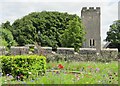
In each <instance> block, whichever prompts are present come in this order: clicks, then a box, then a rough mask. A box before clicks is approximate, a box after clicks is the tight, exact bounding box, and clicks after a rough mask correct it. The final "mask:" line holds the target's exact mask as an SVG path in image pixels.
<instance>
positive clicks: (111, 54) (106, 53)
mask: <svg viewBox="0 0 120 86" xmlns="http://www.w3.org/2000/svg"><path fill="white" fill-rule="evenodd" d="M5 52H6V51H5V47H0V55H5ZM29 52H30V49H29V47H27V46H19V47H15V46H12V47H11V49H10V55H23V54H30V53H29ZM39 52H41V53H42V54H45V55H46V54H60V55H79V56H81V57H84V56H89V57H91V56H96V55H101V56H102V57H108V58H116V57H117V55H118V49H112V48H103V49H101V53H100V54H99V53H97V52H96V49H95V48H80V51H79V52H78V53H76V52H74V48H62V47H61V48H57V51H56V52H53V51H52V47H40V50H39V49H38V48H37V47H34V51H32V54H38V53H39Z"/></svg>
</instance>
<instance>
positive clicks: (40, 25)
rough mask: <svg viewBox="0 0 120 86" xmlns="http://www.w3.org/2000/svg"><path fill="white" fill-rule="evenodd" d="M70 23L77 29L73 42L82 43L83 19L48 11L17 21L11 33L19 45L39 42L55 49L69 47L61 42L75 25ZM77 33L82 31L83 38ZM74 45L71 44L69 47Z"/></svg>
mask: <svg viewBox="0 0 120 86" xmlns="http://www.w3.org/2000/svg"><path fill="white" fill-rule="evenodd" d="M74 18H75V19H74ZM76 19H77V20H76ZM69 21H71V23H75V25H74V28H76V29H75V30H73V33H74V37H75V36H76V37H77V39H76V40H75V41H73V42H75V43H76V41H77V40H78V41H79V42H81V43H82V40H83V33H82V31H83V27H82V25H81V19H80V18H79V17H78V16H77V15H70V14H67V13H60V12H46V11H42V12H33V13H30V14H29V15H26V16H24V17H23V18H21V19H17V20H16V21H15V22H14V23H13V24H12V30H11V31H12V34H13V36H14V38H15V40H16V41H17V42H18V44H19V45H25V44H33V43H34V42H37V43H38V44H41V46H50V47H53V48H57V47H61V46H64V47H67V45H66V44H63V43H62V42H61V40H63V38H61V35H62V34H64V31H65V30H66V29H67V30H69V28H70V26H71V25H73V24H71V23H70V22H69ZM69 23H70V24H69ZM67 25H68V26H67ZM77 25H78V26H77ZM77 29H78V30H77ZM76 31H80V33H81V36H80V35H78V32H77V33H76ZM79 36H80V37H79ZM71 37H72V36H71ZM79 38H80V39H79ZM71 39H72V38H71ZM74 39H75V38H74ZM65 40H67V39H65ZM68 44H69V43H68ZM72 44H73V43H72ZM72 44H71V43H70V44H69V45H72ZM77 44H78V43H77ZM78 45H79V44H78ZM80 45H81V44H80ZM72 46H74V45H72Z"/></svg>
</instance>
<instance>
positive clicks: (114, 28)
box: [106, 20, 120, 51]
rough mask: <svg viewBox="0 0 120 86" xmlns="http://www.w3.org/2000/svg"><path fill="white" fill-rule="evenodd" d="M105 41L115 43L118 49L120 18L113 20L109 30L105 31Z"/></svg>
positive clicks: (119, 47)
mask: <svg viewBox="0 0 120 86" xmlns="http://www.w3.org/2000/svg"><path fill="white" fill-rule="evenodd" d="M106 41H108V42H111V43H113V44H114V45H116V47H117V48H118V50H119V51H120V20H117V21H115V22H114V23H113V24H112V25H111V26H110V30H109V31H108V32H107V37H106Z"/></svg>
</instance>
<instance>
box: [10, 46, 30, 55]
mask: <svg viewBox="0 0 120 86" xmlns="http://www.w3.org/2000/svg"><path fill="white" fill-rule="evenodd" d="M10 54H11V55H24V54H29V47H26V46H22V47H21V46H20V47H19V46H18V47H14V46H12V47H11V48H10Z"/></svg>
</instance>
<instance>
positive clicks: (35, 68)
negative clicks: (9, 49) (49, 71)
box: [0, 55, 46, 80]
mask: <svg viewBox="0 0 120 86" xmlns="http://www.w3.org/2000/svg"><path fill="white" fill-rule="evenodd" d="M0 59H1V63H2V72H3V75H6V74H9V75H12V76H13V77H14V79H15V78H16V79H20V80H23V79H26V78H29V77H32V78H34V77H36V76H38V75H42V74H44V73H45V71H46V57H44V56H38V55H16V56H0ZM33 76H34V77H33Z"/></svg>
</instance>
